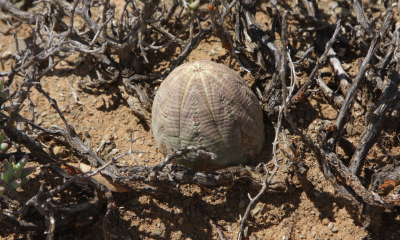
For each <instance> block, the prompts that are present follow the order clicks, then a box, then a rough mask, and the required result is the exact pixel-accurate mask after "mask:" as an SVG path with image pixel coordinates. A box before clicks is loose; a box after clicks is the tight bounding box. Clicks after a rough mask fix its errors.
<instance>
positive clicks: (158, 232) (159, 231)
mask: <svg viewBox="0 0 400 240" xmlns="http://www.w3.org/2000/svg"><path fill="white" fill-rule="evenodd" d="M161 234H162V230H161V229H156V230H154V235H156V236H160V235H161Z"/></svg>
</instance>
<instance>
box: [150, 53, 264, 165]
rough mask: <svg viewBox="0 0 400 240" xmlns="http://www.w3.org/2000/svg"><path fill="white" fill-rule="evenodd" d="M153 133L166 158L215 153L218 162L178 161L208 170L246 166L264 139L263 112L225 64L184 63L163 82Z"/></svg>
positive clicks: (155, 105) (156, 101) (192, 157)
mask: <svg viewBox="0 0 400 240" xmlns="http://www.w3.org/2000/svg"><path fill="white" fill-rule="evenodd" d="M152 129H153V133H154V137H155V140H156V142H157V145H158V148H159V150H160V151H161V152H162V153H163V154H164V155H167V154H170V153H172V152H173V151H176V150H179V149H183V148H185V147H188V146H194V147H196V148H201V149H204V150H205V151H208V152H213V153H214V154H215V155H216V156H217V158H216V159H214V160H213V159H204V158H203V157H198V156H196V154H195V153H191V154H188V156H187V158H180V159H176V160H175V163H177V164H182V165H185V166H187V167H189V168H193V169H196V170H205V171H215V170H218V169H221V168H224V167H228V166H234V165H239V164H246V163H247V162H249V161H250V160H252V159H254V158H255V157H256V155H257V154H259V153H260V151H261V149H262V147H263V145H264V139H265V133H264V122H263V114H262V109H261V107H260V105H259V103H258V100H257V98H256V96H255V95H254V93H253V92H252V91H251V90H250V88H249V87H248V85H247V84H246V82H245V81H244V80H243V79H242V78H241V77H240V76H239V75H238V74H237V73H236V72H235V71H233V70H231V69H230V68H228V67H226V66H225V65H222V64H218V63H215V62H212V61H205V60H204V61H198V62H194V63H187V64H183V65H181V66H179V67H177V68H176V69H175V70H174V71H172V72H171V73H170V75H169V76H168V77H167V78H166V79H165V80H164V81H163V83H162V84H161V86H160V88H159V90H158V92H157V95H156V97H155V99H154V103H153V109H152ZM200 158H201V159H200Z"/></svg>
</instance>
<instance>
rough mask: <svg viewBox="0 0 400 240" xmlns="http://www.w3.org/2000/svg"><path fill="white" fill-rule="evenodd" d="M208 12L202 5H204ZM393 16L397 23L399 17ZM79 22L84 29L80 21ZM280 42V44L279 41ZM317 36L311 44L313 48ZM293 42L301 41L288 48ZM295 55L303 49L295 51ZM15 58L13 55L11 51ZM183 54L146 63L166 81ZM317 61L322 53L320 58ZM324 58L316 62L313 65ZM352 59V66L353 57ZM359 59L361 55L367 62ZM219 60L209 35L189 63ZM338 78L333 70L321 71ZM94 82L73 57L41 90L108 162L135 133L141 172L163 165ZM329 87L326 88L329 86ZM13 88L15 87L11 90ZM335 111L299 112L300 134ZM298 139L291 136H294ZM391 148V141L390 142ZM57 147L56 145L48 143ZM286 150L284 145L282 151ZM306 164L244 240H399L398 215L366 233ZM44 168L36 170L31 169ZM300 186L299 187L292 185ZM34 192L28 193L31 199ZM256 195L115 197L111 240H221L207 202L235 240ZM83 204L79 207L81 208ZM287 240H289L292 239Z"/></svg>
mask: <svg viewBox="0 0 400 240" xmlns="http://www.w3.org/2000/svg"><path fill="white" fill-rule="evenodd" d="M115 2H116V4H117V5H118V6H120V7H122V6H121V5H122V4H123V1H121V0H117V1H115ZM320 4H321V5H320V8H322V9H325V14H327V15H329V14H330V13H329V10H328V8H327V7H326V6H327V5H326V4H327V1H321V3H320ZM201 7H202V8H203V10H204V8H205V5H203V6H201ZM260 7H261V9H262V10H263V11H259V14H258V15H257V18H258V20H259V22H262V23H264V22H266V23H269V21H270V19H269V18H268V17H267V16H266V11H265V8H266V4H262V5H261V6H260ZM395 11H396V16H398V12H397V10H395ZM77 21H78V20H77ZM0 27H1V28H6V25H5V24H4V22H0ZM277 36H278V35H277ZM18 37H19V39H22V40H23V41H25V42H26V43H27V44H28V46H29V42H30V41H32V30H31V29H30V28H29V27H28V26H26V25H22V26H21V27H20V29H19V34H18ZM311 38H312V36H311V37H310V39H311ZM291 40H292V42H293V41H294V40H293V39H291ZM13 45H15V44H14V40H13V38H12V36H3V35H0V50H3V49H4V48H5V47H9V48H12V46H13ZM294 46H295V47H301V46H296V45H295V44H294ZM11 51H12V50H11ZM347 51H349V55H347V54H346V56H345V57H344V58H343V59H341V60H343V62H344V63H346V64H348V65H349V66H350V68H349V70H348V72H349V74H350V76H351V77H354V76H355V75H356V73H357V69H358V63H357V60H358V58H359V57H358V54H359V52H357V51H355V50H354V49H347ZM178 54H179V48H174V47H170V48H168V49H166V50H161V51H159V52H158V53H157V54H156V55H150V56H149V58H152V57H154V58H160V59H161V60H160V64H159V66H158V67H157V68H156V69H154V70H153V71H154V72H163V71H165V69H167V68H168V67H169V66H170V63H169V59H170V58H173V57H176V56H177V55H178ZM316 54H318V53H316ZM316 56H317V55H315V54H314V56H312V57H313V58H314V59H315V57H316ZM349 56H351V57H349ZM360 58H362V56H360ZM203 59H207V60H213V61H216V62H219V63H223V64H227V61H228V60H229V53H228V52H227V51H226V50H225V49H223V48H222V47H221V43H220V41H219V40H218V39H217V38H216V37H215V36H211V37H209V38H207V39H205V40H203V41H202V42H201V44H200V45H199V47H198V48H197V49H196V50H194V51H193V52H192V53H191V54H190V56H189V57H188V59H187V60H186V61H188V62H193V61H196V60H203ZM12 62H13V60H12V59H11V58H9V57H4V58H2V59H1V63H2V65H1V66H0V70H1V71H2V70H9V69H10V67H11V64H12ZM233 69H234V70H236V71H237V72H238V73H240V75H241V76H242V77H244V79H246V81H248V83H249V84H251V83H252V81H253V80H254V79H253V78H252V76H251V75H250V74H246V73H245V72H244V71H241V70H240V69H239V65H238V64H237V63H235V64H234V66H233ZM324 71H327V72H332V71H331V69H330V67H329V66H328V65H325V67H324V68H323V69H322V72H324ZM298 74H299V78H300V80H301V81H302V82H304V81H305V79H306V77H307V73H306V72H298ZM88 77H91V78H96V75H95V73H94V71H93V70H92V69H91V67H90V66H88V65H87V64H85V61H84V59H83V58H82V57H81V56H79V55H77V54H75V55H72V56H71V57H69V58H68V59H67V60H65V61H62V62H61V63H60V64H59V65H58V66H57V67H56V68H55V69H54V71H52V72H51V74H50V75H48V76H46V77H45V78H43V80H42V86H43V89H44V90H45V91H46V92H48V93H49V94H50V96H51V97H52V98H54V99H55V100H56V101H57V102H58V105H59V106H61V109H62V111H63V113H64V115H65V117H66V119H67V121H68V122H69V124H70V125H72V126H73V127H74V128H75V129H76V131H77V132H78V133H79V135H80V136H81V137H82V138H83V139H84V138H85V137H84V132H85V131H87V132H88V133H89V134H90V141H91V144H92V147H93V149H97V148H98V147H99V145H100V144H101V142H102V140H108V141H107V144H106V147H105V149H104V150H103V151H102V152H101V155H102V156H103V157H105V158H110V157H111V156H117V155H119V154H121V153H123V152H125V151H127V150H129V144H130V142H129V138H130V134H131V131H132V130H134V131H135V137H141V139H140V140H138V141H136V142H135V143H134V145H133V147H134V149H136V150H138V151H144V152H148V153H141V154H136V156H135V157H136V159H137V160H138V162H139V163H140V164H143V165H155V164H157V163H159V161H160V160H161V159H162V158H163V156H162V155H161V154H160V152H159V151H158V149H157V145H156V143H155V141H154V138H153V137H152V134H151V133H150V132H149V128H148V127H147V126H145V125H144V124H143V123H142V122H141V121H140V120H139V119H138V118H137V117H136V116H135V115H133V114H132V111H131V109H130V108H129V106H128V105H127V104H126V103H125V102H124V101H123V99H122V98H121V96H120V95H119V94H118V90H117V88H116V87H115V88H109V89H98V90H97V91H96V92H90V91H88V90H87V89H85V88H84V87H82V86H83V85H82V84H81V83H82V82H87V81H88ZM324 80H325V81H326V82H327V83H328V84H329V81H331V77H329V76H328V77H325V78H324ZM67 82H69V83H70V84H71V86H72V88H73V89H74V91H75V92H76V93H77V94H78V96H79V101H80V102H81V103H82V104H83V105H81V104H78V103H76V102H75V100H74V97H73V95H72V90H71V88H70V87H69V86H68V85H67ZM14 87H15V86H14ZM31 100H32V101H33V102H34V103H35V104H36V110H35V111H36V116H37V121H36V122H37V124H39V125H41V126H43V127H50V126H52V125H54V124H56V125H62V121H61V119H60V117H59V116H58V115H57V114H56V113H55V111H54V110H53V109H52V108H51V107H50V105H49V103H48V102H47V100H46V99H45V98H44V97H43V96H42V95H40V94H39V93H38V92H37V91H35V90H34V91H33V92H32V94H31ZM354 111H355V112H357V111H359V114H355V115H358V117H356V118H355V119H352V124H353V126H354V128H355V129H356V130H357V131H356V133H355V134H354V135H352V136H349V138H348V139H349V140H350V141H351V142H353V144H354V145H357V141H358V139H359V138H360V136H361V133H362V131H363V129H364V115H363V111H364V108H360V109H355V110H354ZM337 114H338V109H336V108H334V107H333V106H331V105H330V104H329V103H328V102H327V101H326V100H325V98H324V96H323V95H322V94H321V93H315V94H311V95H310V96H309V97H308V99H307V100H306V101H305V104H303V106H301V107H300V108H299V109H298V111H295V112H294V115H295V117H296V119H298V122H299V123H300V124H299V127H300V128H301V129H302V130H303V131H304V132H307V133H308V134H310V135H311V136H313V134H314V133H313V131H312V130H311V129H312V127H310V125H311V124H312V123H314V121H317V120H321V119H323V120H332V121H334V120H335V119H336V117H337ZM266 134H267V138H266V144H265V147H264V150H263V152H262V153H261V155H260V156H259V158H258V160H257V161H255V162H254V163H253V165H257V163H258V162H269V161H270V160H271V151H272V141H273V138H274V136H273V134H274V131H273V128H272V126H267V130H266ZM397 134H398V132H387V133H386V134H384V136H382V139H381V142H385V141H392V142H393V143H390V144H391V148H390V151H391V152H390V153H391V154H393V155H397V154H399V153H398V152H399V146H398V140H397V139H396V138H393V136H396V135H397ZM288 138H289V139H293V138H294V136H293V135H290V133H289V135H288ZM393 139H394V140H393ZM46 144H49V145H51V146H53V147H55V146H56V143H54V142H51V141H50V142H47V143H46ZM281 145H282V146H280V147H282V148H284V146H283V144H281ZM57 151H66V152H65V153H66V157H64V158H63V161H66V162H77V161H79V159H77V158H76V157H74V156H73V155H72V154H70V153H69V152H68V150H65V149H63V148H62V147H61V149H58V150H57ZM339 152H340V153H341V157H342V158H346V155H345V153H344V152H343V151H342V150H340V149H339ZM381 154H382V152H381V150H380V148H378V147H374V148H373V149H372V150H371V151H370V153H369V155H368V159H370V160H371V161H369V162H368V163H367V165H368V166H383V165H385V163H382V162H379V160H377V158H376V157H377V156H379V155H381ZM280 157H281V158H284V161H283V166H282V168H281V171H283V172H285V171H286V172H291V169H290V167H288V162H287V160H285V157H284V156H280ZM303 158H304V161H305V163H306V165H307V166H308V167H309V171H308V173H307V179H308V181H309V183H310V187H304V186H301V185H296V186H297V188H295V189H293V190H292V191H288V193H277V194H266V195H264V196H263V197H262V198H261V200H260V202H259V203H258V204H257V206H256V207H255V209H254V210H253V211H252V214H251V217H250V218H249V219H248V220H249V221H248V222H247V227H246V236H247V237H246V238H247V239H288V238H290V239H398V238H399V236H400V215H398V214H397V213H396V212H389V211H384V212H382V215H381V218H380V219H379V221H381V225H380V227H379V228H372V229H371V228H368V229H367V230H364V229H363V222H362V219H360V217H359V216H360V210H359V209H358V208H357V207H355V206H354V205H353V204H351V203H350V201H349V200H346V199H343V198H339V197H337V195H336V193H335V190H334V188H333V187H332V186H331V184H330V183H329V182H328V181H327V180H326V179H325V178H324V176H323V173H322V172H321V169H320V168H319V166H318V161H317V159H316V158H315V157H314V155H313V154H311V153H310V152H309V151H308V150H307V149H306V148H304V149H303ZM118 163H119V164H121V165H135V164H136V163H135V161H134V160H133V159H131V158H130V157H124V158H121V159H120V160H119V162H118ZM30 164H33V165H37V163H34V162H33V163H30ZM39 167H40V166H38V171H37V172H36V173H35V174H34V175H35V177H34V178H33V179H32V180H31V181H30V183H28V184H27V185H26V186H25V187H24V188H23V189H21V190H20V191H21V192H25V193H26V194H27V195H29V193H31V194H34V193H35V192H36V191H37V189H38V187H39V180H40V179H41V178H43V176H42V175H43V173H41V172H40V168H39ZM293 181H294V182H296V179H294V180H293ZM29 189H30V190H29ZM248 193H250V195H251V196H255V195H256V194H257V190H254V189H249V188H248V187H247V186H244V185H234V186H224V187H219V188H214V189H206V188H201V187H199V186H195V185H183V186H181V188H180V189H179V190H169V191H167V194H162V195H156V196H153V195H139V194H138V193H135V192H131V193H114V197H115V200H116V202H117V211H118V212H119V217H113V222H112V223H111V229H112V230H111V231H112V234H114V235H115V236H117V238H118V239H124V240H125V239H126V240H128V239H217V235H216V232H215V231H214V230H213V229H212V227H211V226H210V224H209V222H208V221H207V220H206V219H205V217H204V216H203V214H202V213H201V212H200V210H199V209H198V208H196V207H195V203H196V201H201V202H202V205H203V207H204V209H205V211H206V212H207V213H208V214H209V215H212V216H214V217H215V219H217V220H218V224H219V226H220V227H221V229H222V231H223V232H224V234H225V236H226V237H227V238H228V239H233V238H234V237H235V236H236V234H237V231H238V226H239V224H238V222H239V215H243V214H244V212H245V209H246V207H247V204H248V203H249V199H248V197H247V194H248ZM68 194H71V195H73V194H76V195H77V196H74V195H73V196H71V197H72V198H77V200H76V201H79V200H81V199H82V198H84V197H85V196H84V194H82V193H73V192H72V190H71V192H68V191H67V192H65V193H64V194H63V195H62V196H61V195H60V197H59V198H55V199H53V200H54V202H55V203H63V201H68V200H67V199H65V197H67V196H68ZM79 198H80V199H79ZM285 237H286V238H285ZM13 238H17V239H19V238H23V236H16V235H12V236H8V237H5V238H4V239H13ZM56 238H57V239H101V238H102V224H95V225H93V226H92V228H90V229H87V228H84V229H82V228H79V226H78V223H77V226H76V227H75V228H74V227H71V228H70V229H66V230H62V231H60V232H57V233H56Z"/></svg>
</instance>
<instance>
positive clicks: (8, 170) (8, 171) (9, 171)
mask: <svg viewBox="0 0 400 240" xmlns="http://www.w3.org/2000/svg"><path fill="white" fill-rule="evenodd" d="M28 159H29V156H28V155H25V156H23V157H22V158H21V160H19V161H18V163H16V162H15V157H14V155H11V157H10V158H9V159H8V160H7V159H4V160H3V165H2V169H1V172H0V178H1V179H2V180H3V181H4V182H6V183H7V184H8V186H9V187H11V188H13V189H17V188H19V187H20V186H21V185H22V184H25V183H27V182H28V181H29V179H28V178H27V176H28V175H29V174H31V173H32V172H33V171H35V167H27V168H24V167H25V165H26V163H27V162H28ZM5 192H6V189H5V188H4V187H2V186H0V196H1V195H3V194H4V193H5Z"/></svg>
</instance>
